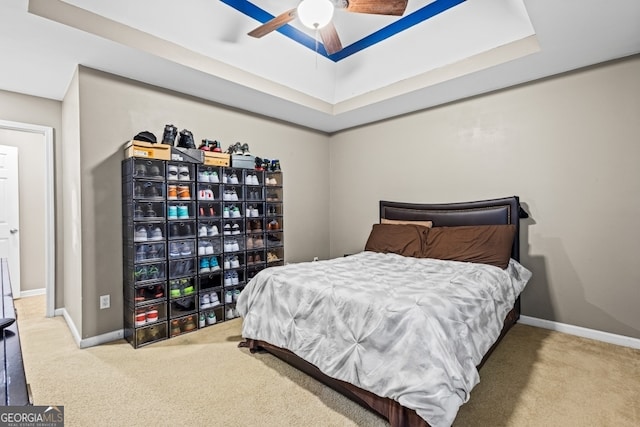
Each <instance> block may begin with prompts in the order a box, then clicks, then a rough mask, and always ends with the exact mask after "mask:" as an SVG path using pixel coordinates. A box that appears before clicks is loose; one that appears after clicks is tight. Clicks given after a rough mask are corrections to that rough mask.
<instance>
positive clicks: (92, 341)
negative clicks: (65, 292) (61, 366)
mask: <svg viewBox="0 0 640 427" xmlns="http://www.w3.org/2000/svg"><path fill="white" fill-rule="evenodd" d="M55 315H56V316H63V317H64V320H65V321H66V322H67V326H68V327H69V330H70V331H71V335H72V336H73V340H74V341H75V342H76V345H77V346H78V347H79V348H88V347H94V346H96V345H100V344H104V343H108V342H111V341H117V340H119V339H122V338H124V329H118V330H117V331H112V332H107V333H106V334H102V335H97V336H95V337H89V338H84V339H82V338H81V337H80V333H79V332H78V328H76V325H75V323H73V320H72V319H71V316H69V313H67V310H66V309H64V308H58V309H56V312H55Z"/></svg>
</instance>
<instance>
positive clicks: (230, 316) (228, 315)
mask: <svg viewBox="0 0 640 427" xmlns="http://www.w3.org/2000/svg"><path fill="white" fill-rule="evenodd" d="M226 318H227V320H230V319H233V318H234V316H233V308H230V309H228V310H227V316H226Z"/></svg>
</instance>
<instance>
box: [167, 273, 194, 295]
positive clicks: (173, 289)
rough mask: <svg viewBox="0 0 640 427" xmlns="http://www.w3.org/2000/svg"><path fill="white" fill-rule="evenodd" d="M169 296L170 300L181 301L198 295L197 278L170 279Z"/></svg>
mask: <svg viewBox="0 0 640 427" xmlns="http://www.w3.org/2000/svg"><path fill="white" fill-rule="evenodd" d="M168 286H169V288H168V290H167V295H169V299H171V300H174V299H180V298H185V297H190V296H193V295H196V294H197V293H198V285H197V283H196V279H195V277H183V278H180V279H170V280H169V284H168Z"/></svg>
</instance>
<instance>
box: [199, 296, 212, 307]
mask: <svg viewBox="0 0 640 427" xmlns="http://www.w3.org/2000/svg"><path fill="white" fill-rule="evenodd" d="M209 307H211V300H210V299H209V294H204V295H201V296H200V308H201V309H202V308H209Z"/></svg>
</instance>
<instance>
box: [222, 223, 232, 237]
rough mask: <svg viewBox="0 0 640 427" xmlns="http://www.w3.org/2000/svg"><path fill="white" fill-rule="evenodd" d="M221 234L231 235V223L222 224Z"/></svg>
mask: <svg viewBox="0 0 640 427" xmlns="http://www.w3.org/2000/svg"><path fill="white" fill-rule="evenodd" d="M222 234H224V235H225V236H230V235H231V224H225V225H224V227H223V228H222Z"/></svg>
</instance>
